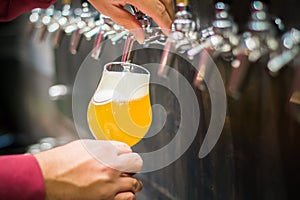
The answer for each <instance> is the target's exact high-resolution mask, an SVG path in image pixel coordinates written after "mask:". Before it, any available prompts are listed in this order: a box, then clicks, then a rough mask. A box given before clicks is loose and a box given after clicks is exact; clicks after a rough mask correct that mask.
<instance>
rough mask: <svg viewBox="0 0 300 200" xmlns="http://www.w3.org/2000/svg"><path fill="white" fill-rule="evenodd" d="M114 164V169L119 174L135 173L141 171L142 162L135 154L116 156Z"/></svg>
mask: <svg viewBox="0 0 300 200" xmlns="http://www.w3.org/2000/svg"><path fill="white" fill-rule="evenodd" d="M116 164H117V166H115V167H116V169H117V170H119V171H121V172H127V173H137V172H139V171H140V170H141V169H142V166H143V160H142V158H141V156H140V155H139V154H137V153H127V154H121V155H120V156H118V158H117V162H116Z"/></svg>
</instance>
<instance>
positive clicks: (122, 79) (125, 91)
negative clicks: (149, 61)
mask: <svg viewBox="0 0 300 200" xmlns="http://www.w3.org/2000/svg"><path fill="white" fill-rule="evenodd" d="M149 78H150V75H148V74H137V73H131V72H104V73H103V75H102V78H101V81H100V84H99V86H98V88H97V90H96V93H95V94H94V97H93V101H94V103H96V104H105V103H108V102H110V101H123V102H124V101H130V100H134V99H139V98H141V97H143V96H146V95H147V94H148V93H149Z"/></svg>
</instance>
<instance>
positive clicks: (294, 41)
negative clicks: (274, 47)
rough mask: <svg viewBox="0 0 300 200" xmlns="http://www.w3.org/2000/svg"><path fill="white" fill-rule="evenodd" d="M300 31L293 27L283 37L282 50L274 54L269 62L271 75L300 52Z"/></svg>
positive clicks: (276, 72) (275, 73)
mask: <svg viewBox="0 0 300 200" xmlns="http://www.w3.org/2000/svg"><path fill="white" fill-rule="evenodd" d="M299 44H300V31H299V30H297V29H294V28H292V29H291V30H290V31H288V32H287V33H285V34H283V36H282V38H281V50H280V52H279V53H278V54H276V55H274V56H272V57H271V58H270V60H269V62H268V65H267V67H268V69H269V72H270V74H271V75H273V76H275V75H277V74H278V72H279V71H280V70H281V69H282V68H283V67H284V66H285V65H286V64H288V63H289V62H291V61H292V60H293V59H294V58H295V57H296V56H297V55H298V53H299Z"/></svg>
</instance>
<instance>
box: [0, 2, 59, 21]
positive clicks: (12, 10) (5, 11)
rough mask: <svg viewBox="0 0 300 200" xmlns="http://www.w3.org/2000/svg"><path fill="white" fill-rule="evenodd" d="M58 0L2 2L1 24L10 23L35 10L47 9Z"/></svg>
mask: <svg viewBox="0 0 300 200" xmlns="http://www.w3.org/2000/svg"><path fill="white" fill-rule="evenodd" d="M56 1H57V0H1V4H0V22H1V21H10V20H12V19H14V18H16V17H18V16H19V15H20V14H23V13H25V12H28V11H30V10H32V9H34V8H47V7H49V6H50V5H51V4H53V3H55V2H56Z"/></svg>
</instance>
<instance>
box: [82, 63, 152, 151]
mask: <svg viewBox="0 0 300 200" xmlns="http://www.w3.org/2000/svg"><path fill="white" fill-rule="evenodd" d="M149 78H150V73H149V71H148V70H147V69H145V68H143V67H141V66H139V65H135V64H132V63H126V62H111V63H107V64H106V65H105V66H104V71H103V74H102V78H101V80H100V82H99V85H98V87H97V89H96V91H95V93H94V95H93V97H92V98H91V101H90V103H89V106H88V111H87V120H88V124H89V128H90V130H91V131H92V133H93V135H94V136H95V137H96V138H97V139H107V140H117V141H121V142H125V143H127V144H128V145H130V146H133V145H134V144H136V143H138V142H139V141H140V140H141V139H142V138H143V137H144V136H145V135H146V133H147V131H148V129H149V127H150V125H151V121H152V111H151V104H150V97H149Z"/></svg>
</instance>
